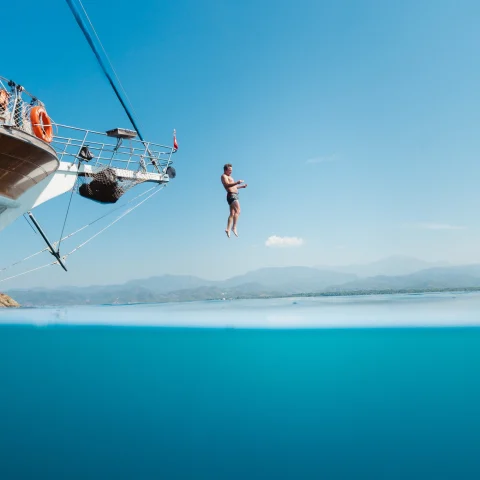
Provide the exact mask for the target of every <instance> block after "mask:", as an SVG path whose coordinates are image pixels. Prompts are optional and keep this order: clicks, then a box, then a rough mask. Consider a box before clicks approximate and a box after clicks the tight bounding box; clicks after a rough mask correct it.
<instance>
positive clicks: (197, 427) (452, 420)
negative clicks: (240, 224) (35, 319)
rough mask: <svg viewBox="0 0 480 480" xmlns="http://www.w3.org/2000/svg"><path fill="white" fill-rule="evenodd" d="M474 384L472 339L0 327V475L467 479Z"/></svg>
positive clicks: (405, 332) (455, 333) (422, 334)
mask: <svg viewBox="0 0 480 480" xmlns="http://www.w3.org/2000/svg"><path fill="white" fill-rule="evenodd" d="M27 314H28V312H27V313H26V315H27ZM479 373H480V329H478V328H476V327H462V328H355V329H348V328H342V329H302V330H275V329H260V328H259V329H234V328H216V329H211V328H158V327H107V326H91V325H90V326H54V325H50V326H44V327H35V326H31V325H3V326H0V389H1V390H0V392H1V394H0V478H1V479H14V478H15V479H16V478H22V479H23V478H36V479H40V478H42V479H43V478H45V479H46V478H49V479H51V478H61V479H77V478H78V479H85V478H102V479H105V478H115V479H122V478H132V479H147V478H148V479H150V478H152V479H153V478H155V479H182V478H192V479H214V478H228V479H247V478H248V479H250V478H262V479H266V478H269V479H270V478H271V479H283V478H289V479H290V478H291V479H310V478H312V479H320V478H322V479H363V478H365V479H406V478H408V479H415V478H422V479H425V478H432V479H464V478H472V479H478V478H480V413H479V405H480V378H479Z"/></svg>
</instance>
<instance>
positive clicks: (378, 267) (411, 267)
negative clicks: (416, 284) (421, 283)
mask: <svg viewBox="0 0 480 480" xmlns="http://www.w3.org/2000/svg"><path fill="white" fill-rule="evenodd" d="M444 266H449V264H448V263H447V262H426V261H424V260H419V259H418V258H413V257H408V256H406V255H392V256H390V257H387V258H383V259H381V260H377V261H375V262H371V263H366V264H357V265H345V266H338V267H324V266H323V267H322V266H319V267H317V268H322V269H327V268H328V269H330V270H333V271H335V272H342V273H350V274H354V275H357V276H358V277H363V278H366V277H374V276H378V275H385V276H398V275H408V274H410V273H415V272H418V271H420V270H425V269H427V268H432V267H444Z"/></svg>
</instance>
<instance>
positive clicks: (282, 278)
mask: <svg viewBox="0 0 480 480" xmlns="http://www.w3.org/2000/svg"><path fill="white" fill-rule="evenodd" d="M459 288H479V289H480V265H463V266H453V267H434V268H427V269H424V270H420V271H417V272H414V273H410V274H407V275H392V276H388V275H375V276H371V277H367V278H360V277H357V276H356V275H353V274H347V273H341V272H332V271H326V270H320V269H317V268H309V267H278V268H264V269H260V270H255V271H252V272H249V273H247V274H245V275H240V276H236V277H232V278H229V279H227V280H224V281H211V280H204V279H202V278H199V277H193V276H184V275H161V276H158V277H151V278H147V279H138V280H132V281H129V282H127V283H124V284H121V285H108V286H91V287H81V288H80V287H68V288H61V289H45V288H38V289H30V290H20V289H19V290H10V291H8V294H9V295H11V296H12V297H14V298H16V299H17V300H18V301H19V302H20V303H21V304H22V305H24V306H40V305H82V304H104V303H107V304H108V303H150V302H152V303H155V302H178V301H192V300H212V299H223V298H262V297H272V296H284V295H298V294H348V293H354V292H362V293H365V292H367V293H368V292H378V291H404V290H415V291H422V290H425V291H428V290H432V289H438V290H445V289H459Z"/></svg>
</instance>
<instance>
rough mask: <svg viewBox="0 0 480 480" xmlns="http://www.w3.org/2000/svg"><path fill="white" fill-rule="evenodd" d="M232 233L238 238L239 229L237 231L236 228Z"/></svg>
mask: <svg viewBox="0 0 480 480" xmlns="http://www.w3.org/2000/svg"><path fill="white" fill-rule="evenodd" d="M232 232H233V233H234V234H235V236H236V237H238V233H237V229H236V228H234V229H233V230H232Z"/></svg>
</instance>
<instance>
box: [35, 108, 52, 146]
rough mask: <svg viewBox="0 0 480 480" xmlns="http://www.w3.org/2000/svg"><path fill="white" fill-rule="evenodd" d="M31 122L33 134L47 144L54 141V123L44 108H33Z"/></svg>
mask: <svg viewBox="0 0 480 480" xmlns="http://www.w3.org/2000/svg"><path fill="white" fill-rule="evenodd" d="M30 121H31V122H32V129H33V133H34V135H35V136H36V137H37V138H40V139H41V140H43V141H45V142H47V143H50V142H51V141H52V140H53V128H52V122H51V121H50V117H49V116H48V115H47V111H46V110H45V108H44V107H42V106H36V107H32V109H31V110H30Z"/></svg>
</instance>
